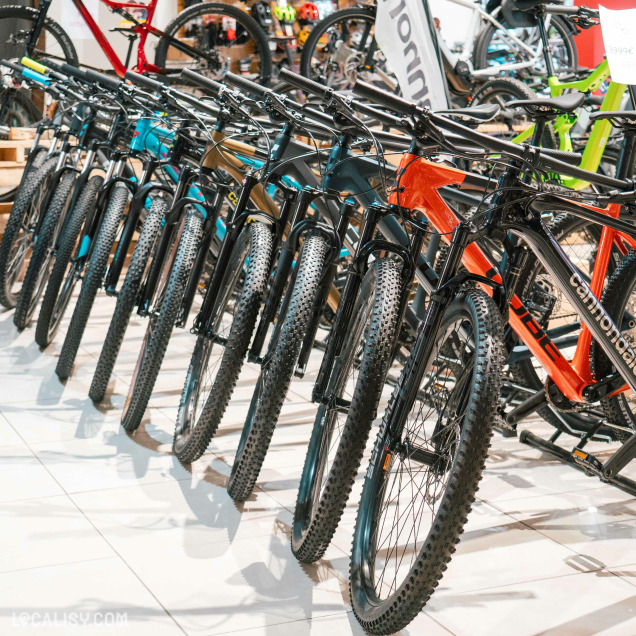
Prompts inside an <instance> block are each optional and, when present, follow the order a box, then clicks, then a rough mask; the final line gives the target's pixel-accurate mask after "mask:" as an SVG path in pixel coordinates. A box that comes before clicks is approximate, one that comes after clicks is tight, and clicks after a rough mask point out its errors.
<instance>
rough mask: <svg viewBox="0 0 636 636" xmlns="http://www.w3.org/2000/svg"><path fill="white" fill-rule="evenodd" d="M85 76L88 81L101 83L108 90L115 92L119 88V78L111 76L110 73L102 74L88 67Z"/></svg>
mask: <svg viewBox="0 0 636 636" xmlns="http://www.w3.org/2000/svg"><path fill="white" fill-rule="evenodd" d="M86 78H87V79H88V80H89V81H90V82H95V83H97V84H101V85H102V86H103V87H104V88H107V89H108V90H110V91H115V92H116V91H118V90H119V89H120V88H121V80H120V79H116V78H114V77H111V76H110V75H104V73H99V72H97V71H93V70H91V69H88V70H87V71H86Z"/></svg>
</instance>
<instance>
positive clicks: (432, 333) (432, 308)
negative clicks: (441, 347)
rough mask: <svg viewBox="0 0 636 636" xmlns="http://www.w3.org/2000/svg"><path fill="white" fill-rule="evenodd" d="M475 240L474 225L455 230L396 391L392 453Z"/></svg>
mask: <svg viewBox="0 0 636 636" xmlns="http://www.w3.org/2000/svg"><path fill="white" fill-rule="evenodd" d="M470 237H471V231H470V224H469V223H467V222H461V223H459V224H458V225H457V226H456V227H455V229H454V230H453V234H452V237H451V242H450V249H449V251H448V256H447V259H446V262H445V264H444V267H443V269H442V273H441V275H440V281H439V285H438V287H437V289H436V290H435V291H434V292H433V294H431V297H430V300H429V305H428V310H427V311H426V315H425V316H424V321H423V323H422V326H421V329H420V332H419V334H418V336H417V340H416V341H415V345H414V346H413V349H412V351H411V355H410V356H409V361H407V366H410V367H411V368H410V372H407V373H402V374H401V375H400V379H399V380H398V384H397V386H396V388H395V390H394V392H393V395H394V396H395V397H396V400H395V406H394V407H393V415H392V417H391V430H390V433H389V435H390V440H389V450H393V445H395V444H396V443H398V442H399V440H400V438H401V435H402V431H403V430H404V425H405V424H406V420H407V417H408V415H409V412H410V410H411V407H412V406H413V403H414V402H415V399H416V397H417V392H418V391H419V388H420V385H421V384H422V379H423V377H424V373H425V372H426V366H427V364H428V361H429V358H430V356H431V354H432V352H433V350H434V348H435V346H436V345H437V342H436V339H435V337H436V335H437V333H438V331H439V328H440V326H441V324H442V320H443V318H444V311H445V310H446V308H447V307H448V305H449V304H450V303H451V301H452V300H453V297H454V295H455V292H456V288H455V286H454V285H452V284H450V285H447V283H449V282H450V281H451V279H452V278H453V277H454V276H455V274H456V273H457V271H458V269H459V267H460V265H461V259H462V256H463V254H464V250H465V248H466V246H467V245H468V242H469V240H470Z"/></svg>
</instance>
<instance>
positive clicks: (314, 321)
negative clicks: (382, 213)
mask: <svg viewBox="0 0 636 636" xmlns="http://www.w3.org/2000/svg"><path fill="white" fill-rule="evenodd" d="M355 207H356V203H355V201H352V200H350V199H345V200H344V201H343V202H342V205H341V206H340V220H339V221H338V227H337V229H336V236H335V237H333V238H332V246H331V253H330V260H329V264H328V266H327V268H326V270H325V272H324V274H323V276H322V278H321V280H320V286H319V287H318V293H317V294H316V302H315V303H314V312H313V314H312V316H311V320H310V322H309V325H308V328H307V333H306V334H305V339H304V340H303V345H302V348H301V350H300V356H299V358H298V364H297V365H296V371H295V375H296V376H297V377H300V378H301V377H302V376H303V375H304V374H305V370H306V368H307V362H308V361H309V355H310V354H311V350H312V348H313V346H314V341H315V339H316V333H317V332H318V327H319V325H320V318H321V317H322V312H323V310H324V308H325V305H326V304H327V298H328V296H329V291H330V289H331V286H332V285H333V281H334V279H335V278H336V273H337V271H338V261H339V260H340V246H341V245H342V242H343V241H344V237H345V234H346V232H347V229H348V228H349V223H350V222H351V217H352V215H353V212H354V210H355ZM334 239H337V240H336V241H335V244H334ZM338 304H340V303H338Z"/></svg>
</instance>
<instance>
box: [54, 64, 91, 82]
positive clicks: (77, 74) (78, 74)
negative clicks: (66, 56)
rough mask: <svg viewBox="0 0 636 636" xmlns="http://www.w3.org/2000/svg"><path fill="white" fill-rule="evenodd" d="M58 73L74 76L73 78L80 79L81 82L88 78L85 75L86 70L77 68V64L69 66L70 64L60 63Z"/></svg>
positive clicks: (86, 80)
mask: <svg viewBox="0 0 636 636" xmlns="http://www.w3.org/2000/svg"><path fill="white" fill-rule="evenodd" d="M60 73H64V75H68V76H69V77H74V78H75V79H78V80H82V82H88V81H89V79H88V77H87V76H86V72H85V71H82V70H80V69H79V68H77V66H71V65H70V64H66V62H65V63H63V64H60Z"/></svg>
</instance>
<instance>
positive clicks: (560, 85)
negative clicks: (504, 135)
mask: <svg viewBox="0 0 636 636" xmlns="http://www.w3.org/2000/svg"><path fill="white" fill-rule="evenodd" d="M609 75H610V70H609V64H608V63H607V60H603V61H602V62H601V63H600V64H599V65H598V66H597V67H596V68H595V69H594V70H593V71H592V72H591V73H590V75H589V76H588V77H586V78H585V79H582V80H578V81H576V82H561V81H559V78H558V77H556V76H552V77H549V78H548V86H549V88H550V95H551V96H552V97H558V96H559V95H561V94H563V92H564V91H566V90H569V89H574V90H578V91H581V92H582V93H592V92H594V91H595V90H596V89H597V88H598V87H599V86H600V85H601V84H602V83H603V82H604V81H605V80H606V79H607V78H608V77H609ZM626 88H627V85H626V84H619V83H618V82H610V85H609V87H608V89H607V93H605V97H604V98H603V103H602V104H601V110H619V108H620V105H621V102H622V100H623V95H624V94H625V89H626ZM576 120H577V115H568V114H566V115H560V116H559V117H557V119H556V121H555V122H554V131H555V132H556V133H557V135H559V149H560V150H564V151H566V152H572V138H571V137H570V130H571V129H572V126H574V124H575V123H576ZM533 131H534V125H532V126H530V127H529V128H527V129H526V130H524V131H523V132H522V133H520V134H519V135H517V136H516V137H515V138H514V139H513V141H514V142H515V143H522V142H524V141H526V140H527V139H530V138H531V137H532V133H533ZM611 133H612V124H611V122H610V121H609V120H607V119H602V120H599V121H597V122H596V123H595V124H594V126H593V127H592V132H591V133H590V138H589V140H588V142H587V144H586V145H585V149H584V150H583V158H582V160H581V164H580V166H579V167H580V168H583V169H584V170H590V171H591V172H596V171H597V170H598V167H599V165H600V163H601V158H602V156H603V153H604V152H605V146H606V145H607V140H608V139H609V136H610V134H611ZM563 185H565V186H567V187H568V188H572V189H573V190H583V189H584V188H587V187H588V186H589V185H590V184H589V182H587V181H583V180H582V179H572V178H568V177H566V178H563Z"/></svg>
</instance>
